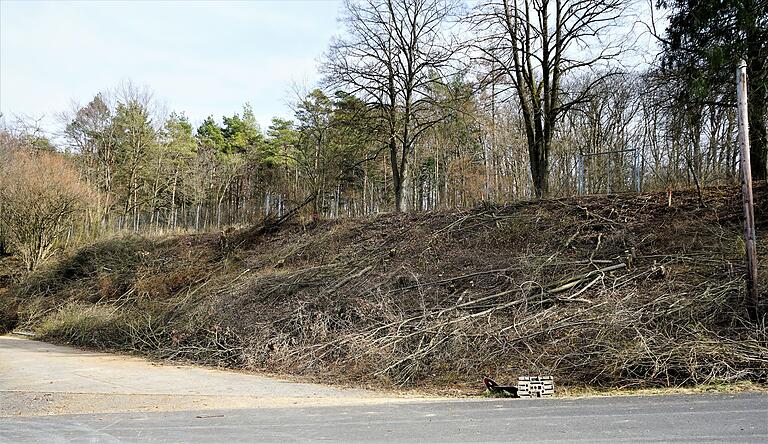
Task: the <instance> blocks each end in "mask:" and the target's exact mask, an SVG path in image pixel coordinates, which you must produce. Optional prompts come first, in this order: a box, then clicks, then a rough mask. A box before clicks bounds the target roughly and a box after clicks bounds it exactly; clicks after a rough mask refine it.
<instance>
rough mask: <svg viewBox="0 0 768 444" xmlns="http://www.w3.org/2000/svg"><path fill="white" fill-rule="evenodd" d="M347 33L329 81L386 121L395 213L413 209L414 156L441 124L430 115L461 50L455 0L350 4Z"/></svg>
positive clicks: (333, 53) (330, 58)
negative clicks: (454, 32) (456, 41)
mask: <svg viewBox="0 0 768 444" xmlns="http://www.w3.org/2000/svg"><path fill="white" fill-rule="evenodd" d="M345 7H346V8H345V14H344V16H343V18H342V20H343V22H344V23H345V25H346V35H345V36H344V37H343V38H337V39H335V40H334V41H333V43H332V44H331V47H330V50H329V51H328V54H327V60H326V63H325V64H324V67H323V70H324V73H325V74H326V76H327V83H328V84H329V85H332V86H334V87H338V88H342V89H346V90H347V92H349V93H352V94H355V95H357V96H358V97H360V98H361V99H362V100H364V101H365V102H366V103H367V104H368V105H369V106H370V107H371V108H374V109H376V110H378V115H379V117H380V118H381V119H383V120H384V121H385V124H384V125H382V126H383V127H384V128H386V129H387V130H386V134H384V135H383V136H384V137H383V140H382V142H384V143H386V144H387V148H388V151H389V161H390V162H389V163H390V167H391V171H392V182H393V188H394V192H395V209H396V210H397V211H405V210H407V209H408V208H409V207H410V202H408V200H409V198H410V196H411V189H410V187H411V183H410V174H409V167H410V164H409V158H410V157H411V155H412V153H413V150H414V148H415V145H416V142H417V141H418V140H419V138H420V137H421V136H422V135H423V134H424V132H425V131H426V130H428V129H429V128H430V127H432V126H434V125H435V124H436V123H437V122H439V121H440V117H439V116H438V117H435V116H433V115H431V113H430V112H429V109H430V108H431V107H430V104H431V103H432V102H433V97H432V96H431V94H430V91H431V87H432V86H433V85H434V84H436V83H440V82H441V81H442V79H443V78H444V76H445V74H446V71H447V70H448V69H449V68H450V65H451V61H452V60H453V56H454V53H455V51H456V47H455V45H453V42H452V41H451V40H450V39H449V38H448V37H447V36H446V32H445V28H446V25H447V22H448V20H449V18H450V16H451V15H452V14H453V13H454V12H455V9H456V3H455V2H453V1H452V0H397V1H396V0H362V1H352V0H349V1H347V2H346V5H345Z"/></svg>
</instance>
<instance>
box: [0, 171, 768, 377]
mask: <svg viewBox="0 0 768 444" xmlns="http://www.w3.org/2000/svg"><path fill="white" fill-rule="evenodd" d="M756 199H757V202H756V204H757V209H756V217H757V221H758V227H757V228H758V236H759V238H760V240H759V244H758V249H759V251H758V253H759V255H761V256H762V257H765V256H766V254H768V242H766V241H765V238H764V237H762V236H760V235H761V233H766V232H768V223H766V222H767V221H768V217H766V216H768V190H767V189H766V187H765V186H764V185H761V186H759V187H757V190H756ZM702 202H703V204H704V205H701V203H702ZM740 215H741V211H740V199H739V194H738V189H736V188H717V189H708V190H705V192H704V196H703V199H702V201H700V200H699V198H698V196H697V195H696V194H695V193H692V192H690V193H689V192H686V193H677V194H675V196H674V197H673V201H672V206H668V205H667V197H666V195H662V194H643V195H634V194H632V195H615V196H599V197H598V196H590V197H582V198H570V199H557V200H545V201H542V202H525V203H519V204H515V205H510V206H504V207H496V206H485V207H481V208H475V209H471V210H467V211H452V212H432V213H418V214H407V215H398V214H385V215H380V216H377V217H371V218H367V219H355V220H336V221H323V222H320V223H316V224H311V225H300V224H293V225H285V226H282V227H281V228H280V229H279V230H276V231H274V232H269V233H265V232H264V231H265V230H263V229H256V228H254V229H251V230H244V231H241V232H238V233H235V234H233V235H228V236H225V235H223V234H215V235H214V234H208V235H196V236H174V237H166V238H143V237H138V236H129V237H120V238H114V239H110V240H105V241H102V242H99V243H96V244H94V245H92V246H89V247H87V248H84V249H81V250H79V251H77V252H75V253H73V254H72V255H70V256H68V257H66V258H64V259H62V260H61V261H59V262H58V263H56V264H53V265H51V266H50V267H48V268H46V269H45V270H42V271H40V272H38V273H36V274H34V275H32V276H30V277H29V278H27V279H26V280H25V281H23V282H22V283H20V284H18V285H15V286H14V287H12V288H11V289H9V290H7V291H6V292H5V293H4V294H0V305H2V306H3V307H4V308H3V309H0V313H6V315H5V321H4V322H5V324H6V326H10V325H12V324H13V325H15V324H19V325H22V326H24V327H25V328H30V329H34V330H36V331H37V332H38V333H39V334H40V335H41V336H42V337H43V338H45V339H47V340H52V341H62V342H70V343H75V344H79V345H83V346H89V347H96V348H100V349H114V350H129V351H137V352H140V353H143V354H147V355H151V356H154V357H158V358H163V359H184V360H192V361H195V362H199V363H204V364H211V365H221V366H228V367H237V368H244V369H260V370H267V371H269V372H274V373H283V374H295V375H304V376H310V377H312V378H314V379H322V380H325V381H335V382H344V383H354V384H362V385H366V384H369V385H409V386H422V387H423V386H433V387H438V386H444V385H447V384H451V385H455V384H459V385H461V384H472V383H476V382H477V381H478V380H479V379H480V378H481V377H482V375H484V374H490V375H494V376H498V377H499V378H500V379H502V380H507V379H510V378H512V377H516V376H517V375H519V374H539V373H546V374H553V375H554V376H555V377H556V378H557V380H558V381H559V382H560V383H561V384H566V385H588V386H599V387H615V386H625V387H626V386H673V385H674V386H677V385H693V384H701V383H719V382H733V381H742V380H749V381H753V382H758V383H766V382H768V328H767V327H766V322H765V320H763V321H762V322H760V323H759V324H754V323H751V322H750V321H749V320H748V318H747V312H746V305H745V290H744V284H743V274H744V270H745V267H744V264H743V262H744V261H743V241H742V240H741V239H742V237H741V217H740ZM763 270H765V271H763ZM760 271H761V277H762V279H763V281H762V285H761V288H763V289H765V288H766V287H768V280H766V279H765V275H766V273H768V269H766V268H765V267H764V266H763V267H761V268H760ZM763 293H764V294H765V291H764V292H763ZM766 299H768V298H766V297H763V301H766ZM766 309H768V304H765V303H764V304H763V312H764V313H765V312H766V311H768V310H766ZM15 313H18V315H16V314H15ZM12 318H14V319H12ZM2 323H3V322H2V321H0V324H2Z"/></svg>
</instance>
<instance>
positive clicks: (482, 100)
mask: <svg viewBox="0 0 768 444" xmlns="http://www.w3.org/2000/svg"><path fill="white" fill-rule="evenodd" d="M628 6H629V4H628V3H625V2H623V1H619V0H555V1H551V0H512V1H510V0H499V1H485V2H478V3H473V4H472V5H463V4H460V3H459V2H455V1H449V0H403V1H397V2H395V1H387V0H364V1H350V2H347V4H346V5H345V12H344V15H343V17H342V18H341V23H343V25H344V32H343V33H342V34H340V36H339V37H337V38H336V39H334V40H333V41H332V42H331V43H330V45H329V49H328V51H327V53H326V54H325V55H324V57H323V62H322V63H321V66H320V68H319V69H320V71H321V73H322V74H323V79H324V80H323V82H322V85H320V86H319V87H318V88H316V89H311V90H309V91H302V92H300V93H297V98H296V100H294V104H293V108H294V111H295V112H294V116H293V119H291V120H286V119H281V118H275V119H273V120H272V123H271V124H270V125H269V126H268V127H267V128H266V129H262V128H260V127H259V125H258V124H257V121H256V118H255V117H254V114H253V112H252V110H251V107H250V106H249V105H248V104H245V105H244V107H243V109H242V110H241V111H239V112H237V113H234V114H232V115H231V116H223V117H222V119H221V120H218V119H216V118H215V117H213V116H211V117H208V118H207V119H205V120H204V121H203V122H202V123H201V124H200V125H199V126H197V125H194V126H193V125H192V123H191V122H190V120H189V118H187V117H186V116H185V114H184V113H183V112H170V113H166V112H164V111H162V107H161V106H160V105H159V104H158V103H157V101H156V100H155V98H154V97H153V94H152V92H151V91H150V90H149V89H148V88H146V87H139V86H136V85H134V84H131V83H130V82H124V83H121V84H120V85H118V86H117V87H115V88H114V89H112V90H109V91H102V92H99V93H97V94H96V95H95V96H94V97H93V99H92V100H90V101H89V102H88V103H86V104H84V105H80V106H76V107H74V108H73V109H71V110H68V111H65V112H63V113H62V115H61V122H62V127H61V129H60V134H58V137H56V138H51V137H49V136H48V135H46V134H45V133H44V132H43V131H42V130H41V129H40V128H39V127H38V125H37V124H36V123H35V121H34V120H29V119H23V118H22V119H15V118H12V117H6V118H5V120H4V123H3V128H2V130H1V131H0V254H6V253H10V252H13V253H18V254H19V256H20V257H22V258H23V260H24V262H25V264H26V267H27V269H28V270H33V269H35V268H36V267H37V266H38V265H39V264H40V263H42V262H43V261H44V260H45V259H46V258H48V257H49V256H50V255H51V254H53V252H54V251H56V250H57V249H58V248H60V247H63V246H67V245H73V244H80V243H83V242H86V241H89V240H92V239H95V238H98V237H100V236H103V235H106V234H111V233H115V232H125V231H128V232H142V233H152V232H158V233H160V232H174V231H206V230H212V229H226V228H227V227H233V226H234V227H236V226H243V225H247V224H253V223H256V222H258V221H261V220H263V219H264V218H269V217H275V218H279V217H281V216H283V215H284V214H286V212H288V211H290V210H291V209H294V208H296V207H298V206H300V205H304V206H303V207H302V216H303V217H304V218H306V219H312V220H317V219H320V218H337V217H357V216H364V215H370V214H375V213H380V212H387V211H429V210H436V209H446V208H466V207H471V206H475V205H477V204H479V203H481V202H495V203H507V202H511V201H516V200H520V199H530V198H541V197H557V196H569V195H575V194H597V193H619V192H626V191H653V190H666V189H673V190H674V189H683V188H696V189H700V188H701V187H704V186H710V185H717V184H730V183H735V182H736V181H737V180H738V169H737V168H738V161H739V159H738V154H737V153H738V147H737V145H736V116H735V79H734V77H735V76H734V73H735V67H736V64H737V62H738V60H739V59H741V58H744V59H745V60H746V61H747V64H748V72H749V76H750V77H749V82H750V83H749V88H750V127H751V128H750V130H751V132H750V141H751V147H752V161H753V177H754V178H755V179H756V180H764V179H765V178H766V152H767V147H766V131H765V127H766V118H767V117H768V113H767V112H766V103H768V102H766V101H767V100H768V76H767V75H766V70H767V69H768V67H766V66H765V58H766V57H765V55H766V46H768V43H767V42H768V6H767V5H766V2H765V1H761V0H747V1H739V2H715V1H697V2H691V1H684V0H662V1H661V2H660V3H659V5H658V6H659V7H661V8H667V9H668V10H669V11H670V22H669V26H668V27H667V29H666V30H665V31H663V32H661V33H660V35H658V38H659V39H660V41H661V52H660V53H659V54H658V57H656V59H655V61H654V62H653V63H652V64H650V65H648V66H642V67H639V68H638V67H636V68H632V69H627V68H625V67H624V64H623V63H622V62H623V59H622V55H623V54H626V53H628V52H630V51H632V50H633V48H632V44H633V43H632V41H625V40H626V39H622V38H619V37H618V33H619V31H620V27H618V25H617V24H619V23H621V22H622V20H626V19H628V17H627V16H626V14H627V8H628ZM647 26H648V28H649V32H650V30H652V29H651V28H652V24H647Z"/></svg>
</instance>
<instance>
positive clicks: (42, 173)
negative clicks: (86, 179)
mask: <svg viewBox="0 0 768 444" xmlns="http://www.w3.org/2000/svg"><path fill="white" fill-rule="evenodd" d="M90 200H91V191H90V190H89V189H88V187H87V186H86V185H85V184H84V183H83V182H82V181H80V179H79V174H78V172H77V170H76V169H75V167H74V166H73V165H71V164H70V162H68V161H67V160H66V159H65V158H63V157H62V156H61V155H58V154H54V153H48V152H39V153H33V152H30V151H28V150H14V151H12V152H8V153H6V155H5V159H4V162H3V163H2V164H0V202H2V203H3V211H2V212H0V224H1V225H3V227H4V231H5V236H6V238H7V240H8V241H9V243H10V245H11V247H12V248H13V249H14V250H15V251H17V252H18V253H19V254H20V255H21V257H22V259H23V261H24V264H25V265H26V268H27V270H28V271H33V270H35V269H36V268H37V267H38V266H39V265H40V263H41V262H43V261H44V260H45V259H47V258H48V257H50V255H51V254H52V253H53V251H54V249H55V248H56V247H57V245H59V244H60V243H61V241H62V240H63V239H64V238H65V236H66V235H67V233H68V232H69V231H70V230H71V229H72V227H73V221H74V218H75V217H76V216H77V214H78V212H79V211H80V210H81V209H83V208H84V207H85V206H86V205H87V203H88V202H89V201H90Z"/></svg>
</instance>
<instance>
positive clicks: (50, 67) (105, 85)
mask: <svg viewBox="0 0 768 444" xmlns="http://www.w3.org/2000/svg"><path fill="white" fill-rule="evenodd" d="M340 9H341V1H340V0H283V1H279V0H274V1H272V0H251V1H231V2H225V1H216V2H207V1H184V2H182V1H167V2H156V1H138V0H136V1H128V2H124V1H113V0H101V1H61V0H60V1H53V2H47V1H31V0H22V1H19V0H0V112H2V113H3V115H4V116H5V118H6V119H13V116H14V115H26V116H29V117H32V118H39V117H42V116H45V117H44V120H43V125H44V126H45V128H46V129H47V130H49V131H54V130H55V129H56V127H57V125H58V120H57V117H56V116H57V114H58V113H60V112H62V111H65V110H67V109H69V108H70V107H71V105H72V103H73V101H74V102H75V103H79V104H83V105H84V104H87V103H88V101H90V99H92V98H93V96H94V95H96V93H98V92H99V91H104V90H108V89H112V88H114V87H116V86H117V85H118V84H119V83H120V82H124V81H128V80H129V81H131V82H133V83H134V84H136V85H138V86H142V87H143V86H146V87H148V88H149V89H150V90H151V91H152V92H153V94H154V98H155V99H156V100H157V101H158V102H159V103H160V105H161V106H163V107H165V108H166V109H167V111H174V110H175V111H183V112H185V113H186V115H187V116H188V117H190V119H191V121H192V122H193V124H194V123H199V122H201V121H202V120H203V119H204V118H205V117H207V116H208V115H213V116H214V117H215V118H216V119H217V120H220V119H221V116H222V115H227V116H229V115H232V114H234V113H240V112H241V110H242V107H243V105H244V103H245V102H249V103H250V104H251V106H252V107H253V110H254V114H256V117H257V119H258V120H259V123H260V124H261V125H262V128H266V127H267V126H268V125H269V122H270V121H271V119H272V117H273V116H280V117H291V115H292V112H291V110H290V107H289V106H288V104H287V102H288V101H289V100H291V99H292V98H293V97H294V96H295V94H293V92H292V85H299V86H300V87H311V86H313V85H314V84H316V82H317V81H318V80H319V77H318V74H317V64H318V60H319V59H320V57H321V56H322V54H323V52H324V51H325V50H326V48H327V47H328V44H329V42H330V40H331V37H332V36H333V35H335V34H337V33H338V31H337V30H338V26H339V25H338V23H337V21H336V17H337V16H338V13H339V12H340Z"/></svg>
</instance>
